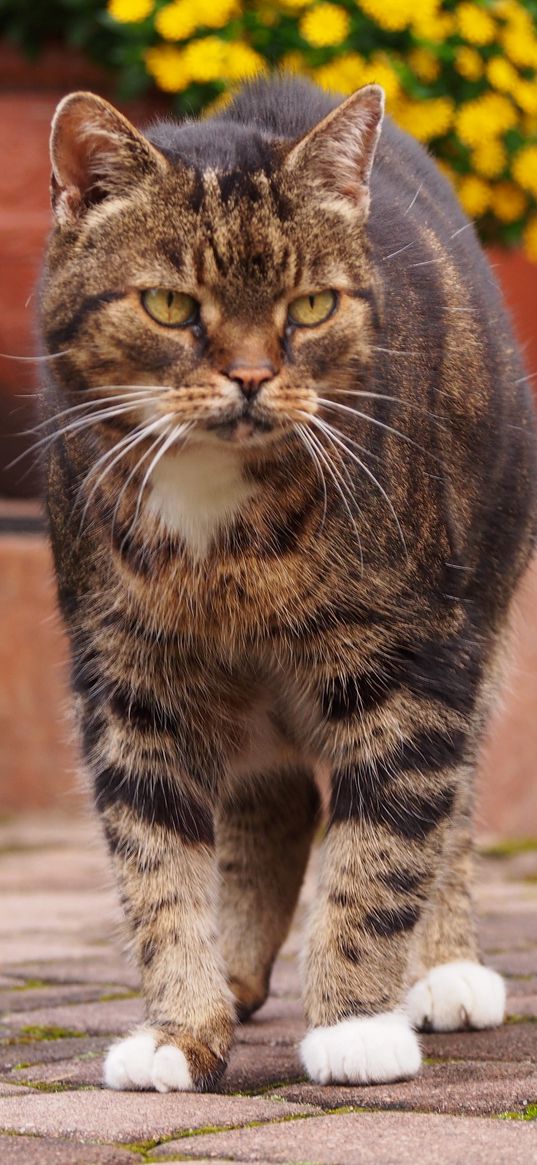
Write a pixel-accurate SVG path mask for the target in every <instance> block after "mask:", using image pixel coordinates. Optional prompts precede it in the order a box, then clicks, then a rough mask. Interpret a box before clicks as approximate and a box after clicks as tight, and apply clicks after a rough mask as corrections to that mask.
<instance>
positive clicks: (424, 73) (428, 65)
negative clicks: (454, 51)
mask: <svg viewBox="0 0 537 1165" xmlns="http://www.w3.org/2000/svg"><path fill="white" fill-rule="evenodd" d="M408 63H409V65H410V67H411V69H413V71H414V73H415V74H416V76H417V77H419V79H420V81H436V78H437V77H438V75H439V73H440V61H439V60H438V57H435V55H434V53H431V52H430V50H429V49H413V50H412V52H411V53H409V54H408Z"/></svg>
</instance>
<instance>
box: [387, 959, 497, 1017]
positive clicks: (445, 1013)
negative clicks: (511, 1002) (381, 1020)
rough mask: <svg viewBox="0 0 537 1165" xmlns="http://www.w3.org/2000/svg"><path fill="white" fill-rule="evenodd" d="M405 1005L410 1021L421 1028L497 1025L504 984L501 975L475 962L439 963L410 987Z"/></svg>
mask: <svg viewBox="0 0 537 1165" xmlns="http://www.w3.org/2000/svg"><path fill="white" fill-rule="evenodd" d="M406 1007H407V1014H408V1017H409V1019H410V1022H411V1023H412V1024H413V1026H414V1027H415V1028H417V1029H421V1030H422V1031H434V1032H455V1031H461V1030H462V1029H463V1028H488V1027H499V1025H500V1024H501V1023H503V1019H504V1015H505V985H504V982H503V979H502V977H501V975H498V974H497V973H496V971H491V970H490V969H489V968H488V967H482V966H481V965H480V964H479V963H471V962H469V961H468V962H467V961H461V962H456V963H443V964H441V965H440V966H438V967H433V969H432V971H429V972H428V974H427V975H425V977H424V978H423V979H420V980H419V981H418V982H417V983H416V984H415V986H414V987H412V989H411V991H410V992H409V995H408V997H407V1003H406Z"/></svg>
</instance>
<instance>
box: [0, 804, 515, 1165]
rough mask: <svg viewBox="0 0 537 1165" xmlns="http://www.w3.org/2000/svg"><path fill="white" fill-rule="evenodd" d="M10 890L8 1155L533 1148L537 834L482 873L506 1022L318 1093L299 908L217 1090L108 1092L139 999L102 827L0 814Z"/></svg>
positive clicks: (0, 949) (379, 1159)
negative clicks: (382, 1079)
mask: <svg viewBox="0 0 537 1165" xmlns="http://www.w3.org/2000/svg"><path fill="white" fill-rule="evenodd" d="M0 895H1V897H0V901H1V903H2V908H1V914H0V1165H12V1163H13V1165H123V1163H125V1165H127V1163H131V1165H134V1163H135V1162H138V1163H140V1162H142V1161H159V1162H171V1161H197V1162H198V1165H199V1163H200V1162H204V1161H205V1162H208V1161H213V1162H215V1161H216V1162H221V1163H227V1162H235V1161H256V1162H265V1163H267V1165H268V1163H271V1162H283V1163H285V1165H304V1163H310V1165H368V1163H370V1162H371V1163H373V1162H374V1163H375V1165H406V1163H409V1165H429V1163H430V1162H439V1163H440V1165H444V1163H445V1165H452V1163H453V1165H455V1163H456V1165H459V1163H463V1162H464V1165H466V1163H469V1165H473V1163H474V1162H475V1163H476V1165H477V1163H479V1162H482V1161H483V1162H486V1163H487V1165H496V1163H502V1165H503V1163H504V1162H505V1163H506V1165H519V1163H520V1165H522V1163H523V1165H534V1163H535V1162H536V1161H537V1120H536V1121H534V1122H532V1120H531V1119H529V1118H531V1116H534V1117H535V1116H537V842H536V843H535V845H534V846H533V847H532V846H528V848H527V849H526V851H525V852H517V853H514V852H513V853H511V852H510V853H509V854H508V855H506V856H493V857H490V856H489V857H487V858H486V859H483V861H482V866H481V871H480V878H479V890H478V898H479V906H480V913H481V933H482V942H483V947H484V949H485V951H486V952H487V957H488V962H489V963H490V964H491V965H492V966H494V967H496V968H497V969H498V970H500V971H502V972H503V973H504V974H505V975H506V976H507V982H508V988H509V1016H510V1020H509V1023H508V1024H507V1025H506V1026H505V1027H504V1028H502V1029H501V1030H500V1031H497V1032H486V1033H481V1034H479V1033H473V1034H471V1033H465V1034H460V1035H447V1036H427V1037H425V1038H424V1040H423V1045H424V1051H425V1055H426V1063H425V1066H424V1069H423V1071H422V1074H421V1076H420V1077H419V1078H418V1079H417V1080H415V1081H413V1082H411V1083H402V1084H394V1085H378V1086H374V1087H371V1088H364V1087H358V1088H354V1087H330V1088H320V1087H318V1086H316V1085H313V1084H307V1083H305V1082H304V1079H303V1076H302V1074H301V1069H300V1065H299V1063H298V1058H297V1054H296V1050H295V1048H296V1043H297V1041H298V1039H299V1038H300V1036H301V1034H302V1032H303V1021H302V1015H301V1009H300V1004H299V1000H298V977H297V969H296V960H295V957H294V956H295V954H296V950H297V948H298V941H299V931H300V925H301V921H302V915H303V910H304V906H302V907H301V911H300V912H299V918H298V920H297V925H296V927H295V930H294V931H293V933H292V934H291V936H290V938H289V940H288V942H287V943H286V946H285V948H284V951H283V953H282V956H281V958H280V959H279V961H278V964H277V966H276V969H275V974H274V981H273V992H272V996H271V998H270V1000H269V1002H268V1003H267V1004H266V1006H265V1007H264V1008H263V1010H262V1011H261V1012H260V1014H259V1016H258V1017H257V1018H256V1019H254V1020H253V1021H252V1022H251V1023H250V1024H248V1025H246V1026H244V1027H243V1028H241V1029H239V1031H238V1037H237V1043H236V1047H235V1050H234V1052H233V1055H232V1059H231V1063H230V1067H229V1069H228V1071H227V1073H226V1076H225V1078H224V1080H223V1082H222V1088H221V1092H220V1093H219V1094H218V1095H216V1094H214V1095H203V1096H200V1095H194V1094H182V1095H179V1094H168V1095H165V1096H160V1095H155V1094H150V1093H147V1094H139V1093H110V1092H106V1091H101V1089H100V1073H101V1062H102V1055H103V1051H104V1049H105V1048H106V1046H107V1044H108V1042H109V1040H110V1036H113V1035H115V1034H117V1033H122V1032H124V1031H125V1030H126V1029H127V1028H129V1027H130V1025H132V1024H133V1023H135V1022H136V1021H137V1020H138V1019H139V1018H140V1015H141V1004H140V999H139V998H138V995H137V993H136V987H137V980H136V975H135V973H134V971H133V970H132V969H131V968H130V967H129V966H128V965H127V963H126V961H125V960H124V958H123V956H122V954H121V949H120V946H119V943H118V941H117V921H118V910H117V905H116V900H115V896H114V893H113V891H112V889H111V887H110V882H109V877H108V870H107V863H106V859H105V856H104V852H103V848H102V845H101V842H100V839H99V836H98V834H97V830H96V828H95V826H94V824H93V823H92V822H88V821H87V820H84V818H81V817H80V816H78V815H76V814H74V815H72V816H71V817H70V819H69V818H67V817H65V818H60V817H58V816H50V815H48V816H44V815H42V816H38V817H34V818H31V819H30V818H18V819H13V820H8V821H5V822H4V823H0ZM307 895H308V886H306V892H305V898H306V899H307ZM532 1106H533V1108H532ZM505 1114H510V1117H511V1119H498V1118H499V1117H501V1116H505Z"/></svg>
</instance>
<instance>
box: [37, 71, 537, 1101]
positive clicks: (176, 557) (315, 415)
mask: <svg viewBox="0 0 537 1165" xmlns="http://www.w3.org/2000/svg"><path fill="white" fill-rule="evenodd" d="M51 155H52V202H53V207H54V215H55V226H54V229H53V232H52V235H51V238H50V242H49V247H48V253H47V257H46V263H45V269H44V273H43V278H42V288H41V307H40V313H41V328H42V334H43V344H44V350H45V352H46V353H47V354H48V356H49V359H48V361H47V360H45V365H46V367H47V369H48V371H47V373H46V376H45V384H44V393H43V395H44V401H45V410H46V412H45V421H44V422H43V423H44V425H45V429H46V433H47V436H46V440H45V445H46V447H47V480H48V513H49V522H50V534H51V540H52V548H53V553H54V560H55V566H56V572H57V579H58V590H59V600H60V604H61V609H62V612H63V617H64V620H65V624H66V627H67V630H68V633H69V637H70V642H71V648H72V660H73V666H72V671H73V688H74V693H75V703H76V707H77V715H78V720H79V724H80V732H81V739H82V747H83V753H84V757H85V763H86V766H87V769H88V772H89V774H90V776H91V780H92V788H93V791H94V798H95V804H96V807H97V810H98V813H99V815H100V819H101V821H102V826H103V829H104V834H105V836H106V839H107V842H108V846H109V850H110V854H111V857H112V861H113V865H114V868H115V873H116V876H117V883H118V887H119V892H120V896H121V900H122V904H123V908H124V913H125V919H126V923H127V927H128V933H129V936H130V942H131V947H132V953H133V956H134V958H135V959H136V961H137V964H138V966H139V969H140V974H141V980H142V985H143V994H144V999H145V1006H146V1022H145V1023H144V1025H143V1026H142V1027H140V1028H139V1029H138V1030H136V1031H135V1032H134V1033H132V1034H131V1035H129V1036H127V1037H126V1038H124V1039H122V1040H120V1041H119V1042H117V1043H115V1044H114V1045H113V1046H112V1047H111V1049H110V1050H109V1052H108V1055H107V1058H106V1062H105V1070H104V1077H105V1082H106V1084H107V1085H109V1086H110V1087H112V1088H116V1089H129V1088H141V1089H145V1088H147V1089H151V1088H154V1089H157V1090H159V1091H168V1090H174V1089H177V1090H182V1089H209V1088H214V1087H215V1085H216V1084H217V1082H218V1079H219V1077H220V1075H221V1073H222V1072H223V1071H224V1069H225V1066H226V1061H227V1058H228V1054H229V1051H230V1046H231V1043H232V1039H233V1032H234V1027H235V1023H236V1021H237V1019H239V1020H246V1019H247V1018H248V1016H250V1015H251V1014H252V1013H253V1012H254V1011H255V1010H256V1009H257V1008H259V1007H261V1005H262V1004H263V1002H264V1001H265V999H266V997H267V994H268V990H269V981H270V973H271V968H272V965H273V962H274V959H275V957H276V954H277V952H278V950H279V948H280V946H281V944H282V942H283V940H284V938H285V936H286V934H287V932H288V928H289V926H290V922H291V919H292V915H293V911H294V908H295V904H296V901H297V897H298V894H299V890H300V887H301V883H302V880H303V876H304V871H305V867H306V863H307V861H308V855H309V853H310V848H311V844H312V839H313V837H314V834H315V833H316V831H317V829H318V827H319V820H320V817H319V793H318V791H317V783H316V780H315V773H316V769H317V767H318V766H319V764H322V765H325V766H329V767H330V770H331V783H330V799H329V808H328V813H327V821H326V826H325V835H324V840H323V841H322V846H321V855H320V870H319V877H318V885H317V890H316V898H315V901H314V905H313V907H312V910H311V914H310V918H309V925H308V934H307V938H306V944H305V954H304V971H303V979H304V1007H305V1013H306V1018H307V1023H308V1034H307V1035H306V1036H305V1038H304V1040H303V1042H302V1044H301V1053H300V1054H301V1057H302V1062H303V1064H304V1066H305V1069H306V1071H307V1073H308V1075H309V1077H310V1078H311V1079H312V1080H314V1081H317V1082H319V1083H321V1084H325V1083H329V1082H331V1081H339V1082H343V1083H352V1082H362V1083H369V1082H381V1081H389V1080H394V1079H405V1078H410V1077H412V1076H413V1075H415V1074H416V1073H417V1071H418V1070H419V1067H420V1047H419V1041H418V1037H417V1035H416V1032H417V1031H418V1030H419V1029H424V1028H425V1029H430V1030H435V1031H452V1030H456V1029H458V1028H461V1027H471V1028H487V1027H492V1026H495V1025H497V1024H500V1023H501V1022H502V1019H503V1014H504V986H503V981H502V979H501V978H500V976H499V975H497V974H496V973H495V972H494V971H492V970H489V969H487V968H486V967H484V966H482V965H481V963H480V959H479V953H478V947H477V942H476V932H475V923H474V918H473V912H472V904H471V896H470V879H471V864H472V840H471V810H472V785H473V775H474V769H475V765H476V757H477V753H478V748H479V744H480V740H481V738H482V734H483V729H484V726H485V725H486V723H487V720H488V718H489V715H490V710H491V707H492V705H493V701H494V699H495V692H496V685H497V681H496V676H497V673H498V668H499V665H500V661H501V657H502V655H503V652H504V644H505V640H506V633H507V627H508V612H509V606H510V600H511V596H512V594H513V591H514V589H515V586H516V584H517V581H518V579H519V577H520V576H521V574H522V572H523V570H524V568H525V567H526V565H527V563H528V561H529V559H530V555H531V552H532V549H533V545H534V537H535V438H534V427H533V425H534V422H533V412H532V406H531V401H530V394H529V390H528V386H527V382H526V379H525V377H524V371H523V368H522V364H521V361H520V358H519V354H518V352H517V348H516V344H515V342H514V340H513V337H512V334H511V330H510V325H509V322H508V320H507V318H506V315H505V312H504V309H503V307H502V304H501V299H500V296H499V292H498V289H497V287H496V284H495V281H494V278H493V276H492V274H491V271H490V270H489V267H488V265H487V262H486V259H485V258H484V256H483V254H482V252H481V249H480V246H479V244H478V242H477V240H476V236H475V233H474V231H473V229H472V227H471V225H470V224H469V223H468V221H467V220H466V218H465V217H464V215H463V213H462V211H461V210H460V208H459V206H458V204H457V201H456V198H455V196H454V194H453V192H452V189H451V187H450V185H449V184H448V182H447V180H446V179H445V178H444V177H443V176H442V175H441V174H440V173H439V171H438V169H437V168H436V167H435V165H434V163H433V162H432V160H431V159H430V158H429V157H428V156H427V155H426V153H425V152H424V150H423V149H422V148H421V147H420V146H419V145H418V144H416V142H414V141H413V140H412V139H411V138H410V137H409V136H407V135H406V134H404V133H402V132H401V131H399V130H398V129H397V128H396V127H395V126H394V125H393V124H392V123H391V122H390V120H389V119H388V118H385V119H384V120H383V93H382V89H381V88H380V87H379V86H377V85H374V84H372V85H367V86H365V87H364V88H362V89H360V90H358V91H357V92H356V93H355V94H353V95H352V96H350V97H348V98H347V99H345V100H343V99H342V98H340V97H336V96H330V95H328V94H326V93H323V92H322V91H321V90H318V89H317V88H316V87H314V86H313V85H311V84H310V83H309V82H307V81H305V80H300V79H298V78H292V77H286V76H282V77H278V76H276V77H272V78H268V79H257V80H255V81H253V82H250V83H248V84H247V85H245V86H244V87H243V88H242V89H241V90H240V91H239V92H238V93H237V94H236V95H235V97H234V98H233V99H232V100H231V102H230V104H229V105H228V106H227V108H226V109H225V110H224V111H222V112H218V113H216V114H214V115H213V116H211V117H207V118H205V119H202V120H199V121H193V120H185V121H184V122H182V123H180V124H175V123H173V122H171V121H165V122H161V123H159V124H157V125H155V126H154V127H153V128H152V129H150V130H149V131H148V132H146V133H145V135H144V134H142V133H141V132H139V131H138V130H137V129H135V128H134V127H133V126H132V125H131V124H130V123H129V122H128V121H127V120H126V119H125V118H124V117H123V116H122V115H121V114H120V113H118V112H117V111H116V110H115V109H114V108H113V107H112V106H111V105H110V104H108V103H107V102H106V101H105V100H103V99H101V98H99V97H97V96H94V95H92V94H89V93H75V94H71V95H70V96H68V97H66V98H65V99H64V100H63V101H62V102H61V104H60V105H59V107H58V110H57V112H56V115H55V119H54V123H53V129H52V136H51Z"/></svg>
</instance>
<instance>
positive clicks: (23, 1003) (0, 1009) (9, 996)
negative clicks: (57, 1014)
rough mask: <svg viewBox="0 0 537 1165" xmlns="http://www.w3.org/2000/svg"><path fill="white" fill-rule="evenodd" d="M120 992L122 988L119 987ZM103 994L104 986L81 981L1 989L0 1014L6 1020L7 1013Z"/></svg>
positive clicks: (95, 998)
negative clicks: (74, 983)
mask: <svg viewBox="0 0 537 1165" xmlns="http://www.w3.org/2000/svg"><path fill="white" fill-rule="evenodd" d="M117 991H118V992H120V991H121V988H120V987H118V988H117ZM101 995H103V988H102V987H101V986H100V985H99V984H92V985H88V986H86V985H85V984H82V983H79V984H76V986H74V985H68V986H62V985H60V984H56V985H54V984H53V985H52V986H48V985H47V986H45V987H28V988H26V989H24V990H22V991H17V990H15V991H0V1015H1V1016H2V1019H3V1020H4V1019H5V1018H6V1014H5V1013H9V1014H11V1015H13V1014H14V1013H16V1012H19V1011H33V1010H34V1009H35V1010H36V1011H37V1009H38V1008H41V1007H61V1005H62V1004H65V1003H68V1004H70V1005H71V1004H73V1003H86V1002H93V1001H95V1000H99V998H100V996H101Z"/></svg>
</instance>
